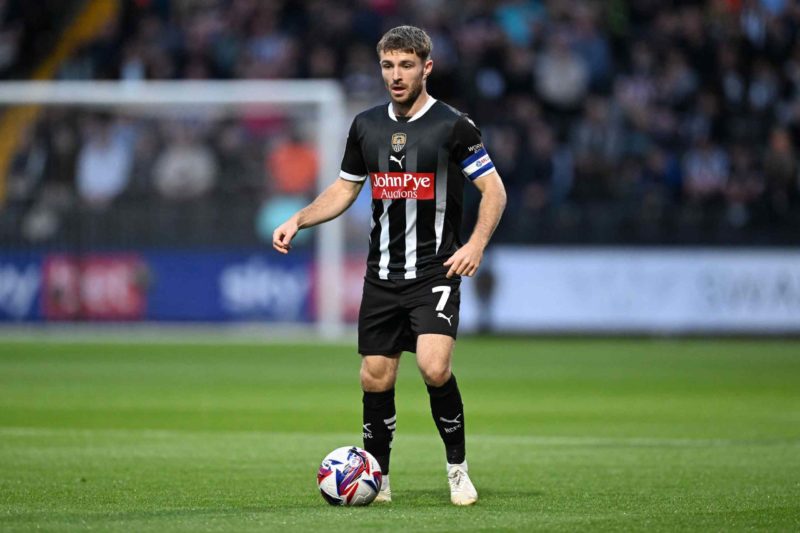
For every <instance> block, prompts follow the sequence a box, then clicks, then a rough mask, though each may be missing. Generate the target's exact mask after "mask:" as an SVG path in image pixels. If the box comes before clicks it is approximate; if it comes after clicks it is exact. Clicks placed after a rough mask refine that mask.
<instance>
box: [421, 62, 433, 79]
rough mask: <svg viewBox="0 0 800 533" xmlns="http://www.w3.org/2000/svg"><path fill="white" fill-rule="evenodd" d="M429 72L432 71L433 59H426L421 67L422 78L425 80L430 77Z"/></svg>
mask: <svg viewBox="0 0 800 533" xmlns="http://www.w3.org/2000/svg"><path fill="white" fill-rule="evenodd" d="M431 70H433V59H426V60H425V64H424V65H423V66H422V77H423V78H424V79H427V78H428V76H430V75H431Z"/></svg>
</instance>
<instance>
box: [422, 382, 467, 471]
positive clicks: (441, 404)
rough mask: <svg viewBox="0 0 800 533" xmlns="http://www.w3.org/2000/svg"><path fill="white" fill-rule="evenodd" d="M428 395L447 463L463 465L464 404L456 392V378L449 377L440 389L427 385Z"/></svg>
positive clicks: (464, 452)
mask: <svg viewBox="0 0 800 533" xmlns="http://www.w3.org/2000/svg"><path fill="white" fill-rule="evenodd" d="M428 395H429V396H430V399H431V414H432V415H433V421H434V422H435V423H436V427H437V428H438V429H439V435H441V437H442V441H443V442H444V448H445V451H446V453H447V462H448V463H451V464H454V463H463V462H464V458H465V456H466V450H465V443H464V404H463V403H461V393H460V392H459V391H458V383H456V377H455V376H454V375H451V376H450V379H449V380H448V381H447V383H445V384H444V385H442V386H441V387H431V386H430V385H428Z"/></svg>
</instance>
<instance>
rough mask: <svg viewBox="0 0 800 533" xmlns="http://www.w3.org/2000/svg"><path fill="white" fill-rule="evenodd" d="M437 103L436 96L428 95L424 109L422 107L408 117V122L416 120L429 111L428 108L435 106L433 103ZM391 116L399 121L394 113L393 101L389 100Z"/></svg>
mask: <svg viewBox="0 0 800 533" xmlns="http://www.w3.org/2000/svg"><path fill="white" fill-rule="evenodd" d="M435 103H436V98H434V97H433V96H431V95H428V101H427V102H425V105H424V106H422V109H420V110H419V111H417V112H416V113H414V114H413V115H411V118H409V119H408V122H414V121H415V120H417V119H418V118H419V117H421V116H422V115H424V114H425V113H427V112H428V109H430V108H431V107H432V106H433V104H435ZM389 118H390V119H392V120H394V121H395V122H398V120H397V116H396V115H395V114H394V109H392V103H391V102H389Z"/></svg>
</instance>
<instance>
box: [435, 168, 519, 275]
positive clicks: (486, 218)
mask: <svg viewBox="0 0 800 533" xmlns="http://www.w3.org/2000/svg"><path fill="white" fill-rule="evenodd" d="M472 183H473V184H474V185H475V187H477V188H478V190H479V191H480V193H481V201H480V205H479V206H478V221H477V222H476V223H475V228H474V229H473V230H472V236H470V238H469V240H468V241H467V242H466V244H464V246H462V247H461V248H459V249H458V250H456V252H455V253H454V254H453V255H451V256H450V258H449V259H448V260H447V261H445V262H444V266H446V267H450V269H449V270H448V271H447V277H448V278H450V277H452V276H454V275H459V276H473V275H475V273H476V272H477V271H478V267H480V266H481V261H482V260H483V251H484V250H485V249H486V246H487V245H488V244H489V239H491V238H492V234H493V233H494V230H495V229H496V228H497V224H499V223H500V217H501V216H502V215H503V211H504V210H505V208H506V188H505V187H504V186H503V181H502V180H501V179H500V175H499V174H498V173H497V171H494V170H493V171H491V172H489V173H487V174H485V175H483V176H481V177H480V178H478V179H476V180H474V181H473V182H472Z"/></svg>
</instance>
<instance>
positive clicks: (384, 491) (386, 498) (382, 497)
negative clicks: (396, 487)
mask: <svg viewBox="0 0 800 533" xmlns="http://www.w3.org/2000/svg"><path fill="white" fill-rule="evenodd" d="M373 501H374V502H375V503H389V502H391V501H392V487H390V486H389V474H386V475H385V476H383V479H382V480H381V490H380V491H378V495H377V496H375V499H374V500H373Z"/></svg>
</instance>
